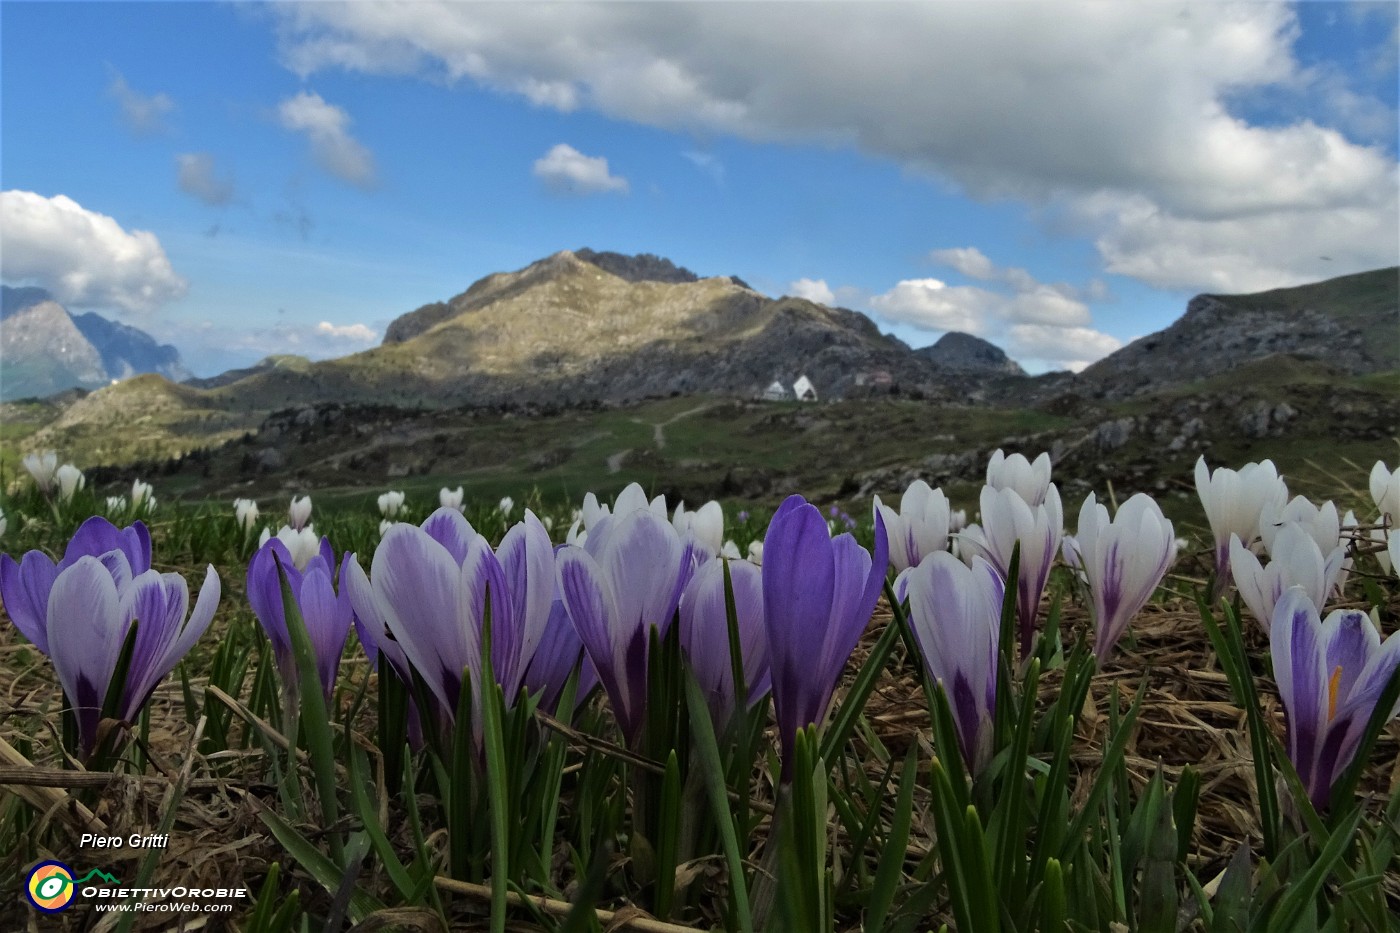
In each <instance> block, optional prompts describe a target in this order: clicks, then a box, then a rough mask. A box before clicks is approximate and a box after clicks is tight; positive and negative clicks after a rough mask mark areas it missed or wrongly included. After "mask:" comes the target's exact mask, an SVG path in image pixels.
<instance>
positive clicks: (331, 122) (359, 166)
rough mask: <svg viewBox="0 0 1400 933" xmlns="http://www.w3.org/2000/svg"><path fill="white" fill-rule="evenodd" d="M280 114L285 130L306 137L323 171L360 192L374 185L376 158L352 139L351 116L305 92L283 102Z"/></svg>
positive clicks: (319, 96)
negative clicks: (358, 188) (361, 189)
mask: <svg viewBox="0 0 1400 933" xmlns="http://www.w3.org/2000/svg"><path fill="white" fill-rule="evenodd" d="M277 114H278V117H279V118H280V119H281V121H282V126H283V127H285V128H286V129H289V130H292V131H293V132H297V133H305V134H306V138H307V139H308V140H310V142H311V155H312V157H313V158H315V160H316V163H317V164H318V165H320V166H321V168H323V169H325V170H326V171H328V172H330V173H331V174H332V175H334V176H336V177H337V178H339V179H341V180H342V181H346V182H349V183H350V184H352V185H357V186H359V187H361V188H367V187H369V186H371V185H373V184H374V155H373V154H372V153H371V152H370V151H369V150H368V149H366V148H365V147H364V145H362V144H361V143H360V141H359V140H357V139H355V137H353V136H351V135H350V115H349V114H347V113H346V112H345V110H344V108H341V107H337V106H335V105H334V104H328V103H326V102H325V100H323V99H322V98H321V95H320V94H315V93H312V92H309V91H302V92H301V93H300V94H297V95H296V96H295V97H289V98H287V99H286V100H284V101H282V103H281V105H280V106H279V107H278V108H277Z"/></svg>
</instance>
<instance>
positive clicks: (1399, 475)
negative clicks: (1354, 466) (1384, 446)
mask: <svg viewBox="0 0 1400 933" xmlns="http://www.w3.org/2000/svg"><path fill="white" fill-rule="evenodd" d="M1371 498H1372V499H1374V500H1375V503H1376V510H1377V511H1379V512H1380V513H1381V517H1382V518H1385V519H1387V521H1386V524H1388V525H1389V526H1390V527H1392V528H1394V527H1396V526H1397V525H1400V469H1397V470H1396V471H1395V472H1393V473H1392V472H1391V471H1390V470H1389V469H1388V468H1387V467H1386V465H1385V464H1384V463H1383V462H1382V461H1380V460H1377V461H1376V465H1375V466H1373V467H1371Z"/></svg>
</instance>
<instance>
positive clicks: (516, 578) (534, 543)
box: [496, 509, 557, 696]
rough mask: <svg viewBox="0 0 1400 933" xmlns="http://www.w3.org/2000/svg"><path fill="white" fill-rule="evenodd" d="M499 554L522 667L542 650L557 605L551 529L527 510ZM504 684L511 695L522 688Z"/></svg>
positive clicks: (506, 536) (502, 544)
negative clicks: (509, 599) (516, 630)
mask: <svg viewBox="0 0 1400 933" xmlns="http://www.w3.org/2000/svg"><path fill="white" fill-rule="evenodd" d="M496 556H497V558H498V559H499V560H500V563H501V569H502V570H503V571H504V572H505V577H506V583H507V586H508V587H509V588H510V597H511V602H512V606H513V608H514V612H515V619H516V622H517V624H518V625H519V626H520V660H521V662H522V664H521V666H522V668H523V666H524V665H526V664H528V663H529V661H530V659H531V658H533V657H534V655H535V652H536V651H537V650H539V647H540V644H541V640H542V639H543V638H544V633H545V629H546V627H547V626H548V624H549V617H550V612H551V610H552V608H553V606H554V594H555V590H556V589H557V583H556V580H555V576H556V575H555V572H554V545H553V544H551V543H550V540H549V532H548V531H546V530H545V528H544V525H542V524H541V523H540V520H539V519H538V518H536V517H535V513H534V512H532V511H530V510H529V509H526V510H525V520H524V521H522V522H519V523H517V524H516V525H514V526H513V527H512V528H511V529H510V530H509V531H507V532H506V535H505V537H504V538H502V539H501V544H500V547H499V548H497V550H496ZM499 675H500V672H499V671H498V672H497V676H499ZM502 686H504V687H506V688H507V695H508V696H510V695H512V693H513V691H514V690H518V689H519V684H518V683H516V684H506V683H505V681H502Z"/></svg>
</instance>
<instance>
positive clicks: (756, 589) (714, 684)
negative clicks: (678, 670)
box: [680, 559, 772, 729]
mask: <svg viewBox="0 0 1400 933" xmlns="http://www.w3.org/2000/svg"><path fill="white" fill-rule="evenodd" d="M727 563H728V565H729V578H730V585H731V586H732V588H733V592H734V611H735V621H736V622H737V623H738V626H739V654H740V658H741V660H742V663H743V671H744V684H745V686H746V687H747V694H748V695H747V703H748V705H749V706H752V705H753V704H755V703H757V702H758V701H759V699H760V698H762V696H763V695H764V694H765V693H767V692H768V689H769V687H770V686H771V684H772V673H771V671H770V669H769V666H768V635H767V631H766V630H765V627H764V624H763V578H762V571H761V570H759V568H758V566H757V565H755V564H751V563H749V562H748V561H746V560H731V561H727ZM725 564H726V561H724V560H722V559H715V560H711V561H707V562H706V563H705V564H703V565H701V567H700V569H699V570H697V571H696V572H695V576H694V577H692V578H691V580H690V583H689V584H688V585H687V586H686V588H685V593H684V595H682V597H681V630H680V641H681V650H682V651H684V652H685V655H686V658H687V659H688V660H689V661H690V668H691V670H692V671H694V672H695V679H696V681H697V682H698V683H699V685H700V689H701V690H702V691H704V693H705V699H706V700H707V701H708V704H709V707H710V715H711V717H712V718H713V720H714V723H715V726H716V727H717V729H723V728H724V726H725V724H726V723H728V722H729V719H730V717H731V716H732V715H733V714H734V668H733V665H732V664H731V663H730V657H729V614H728V612H727V611H726V610H725V600H724V567H725Z"/></svg>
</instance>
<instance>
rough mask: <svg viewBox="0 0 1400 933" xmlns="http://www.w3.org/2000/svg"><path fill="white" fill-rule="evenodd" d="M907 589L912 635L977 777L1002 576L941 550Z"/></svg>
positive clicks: (990, 706)
mask: <svg viewBox="0 0 1400 933" xmlns="http://www.w3.org/2000/svg"><path fill="white" fill-rule="evenodd" d="M908 587H909V613H910V614H909V623H910V626H911V628H912V629H913V632H914V638H915V640H916V641H917V642H918V645H919V651H920V653H921V654H922V655H923V658H924V665H925V667H926V668H927V669H928V672H929V676H930V677H932V678H934V680H936V681H938V682H939V683H941V684H942V685H943V689H944V692H945V693H946V695H947V697H948V704H949V707H950V709H951V710H952V713H953V719H954V722H955V723H956V725H957V728H958V739H959V742H960V744H961V752H962V755H963V760H964V761H966V762H967V765H968V769H969V770H971V771H972V772H973V773H974V774H976V773H978V772H980V771H981V770H982V769H983V768H984V767H986V765H987V762H988V761H990V760H991V752H992V723H993V721H994V718H993V714H994V710H995V707H996V688H997V639H998V635H999V629H1000V624H1001V605H1002V599H1003V595H1004V586H1003V583H1002V579H1001V575H1000V574H998V573H997V572H996V569H995V568H994V567H992V565H991V564H989V563H988V562H987V561H986V560H984V559H983V558H981V557H974V558H973V559H972V565H971V566H968V565H966V564H964V563H963V562H962V561H960V560H958V559H957V558H956V557H954V556H953V555H951V554H948V553H945V552H941V551H940V552H935V553H933V554H930V555H929V556H928V557H927V558H926V559H925V560H924V561H923V563H921V564H919V566H918V567H915V568H913V569H912V570H911V571H910V572H909V578H908Z"/></svg>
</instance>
